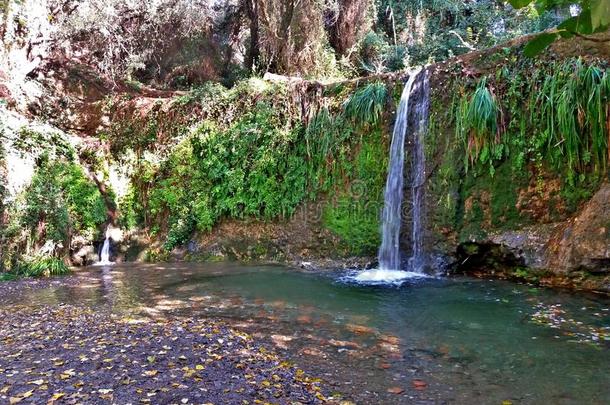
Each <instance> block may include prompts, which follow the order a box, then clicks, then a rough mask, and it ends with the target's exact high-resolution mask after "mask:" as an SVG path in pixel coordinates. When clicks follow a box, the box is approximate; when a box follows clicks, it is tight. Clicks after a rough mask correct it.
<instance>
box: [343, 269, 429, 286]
mask: <svg viewBox="0 0 610 405" xmlns="http://www.w3.org/2000/svg"><path fill="white" fill-rule="evenodd" d="M428 277H430V276H428V275H426V274H423V273H415V272H413V271H403V270H381V269H372V270H366V271H363V272H360V273H358V274H355V275H353V276H352V277H351V279H352V280H354V281H356V282H358V283H362V284H402V282H404V281H405V280H408V279H421V278H428Z"/></svg>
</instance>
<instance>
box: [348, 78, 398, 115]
mask: <svg viewBox="0 0 610 405" xmlns="http://www.w3.org/2000/svg"><path fill="white" fill-rule="evenodd" d="M386 97H387V88H386V86H385V84H383V83H381V82H376V83H371V84H368V85H366V86H364V87H363V88H361V89H359V90H357V91H356V92H355V93H354V94H353V95H352V96H351V97H350V98H349V99H348V100H347V101H346V102H345V104H344V106H343V111H344V114H345V117H346V118H348V119H351V120H353V121H354V122H355V123H357V124H359V125H364V124H371V125H376V124H377V123H378V122H379V119H380V118H381V115H382V113H383V110H384V107H385V104H386Z"/></svg>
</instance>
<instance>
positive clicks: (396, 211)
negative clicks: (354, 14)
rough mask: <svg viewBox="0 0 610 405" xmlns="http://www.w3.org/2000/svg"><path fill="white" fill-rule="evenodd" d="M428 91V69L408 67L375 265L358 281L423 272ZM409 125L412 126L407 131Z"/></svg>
mask: <svg viewBox="0 0 610 405" xmlns="http://www.w3.org/2000/svg"><path fill="white" fill-rule="evenodd" d="M429 93H430V89H429V85H428V72H427V71H425V70H424V71H423V72H422V69H421V68H418V69H415V70H413V71H411V72H410V75H409V79H408V80H407V82H406V84H405V87H404V90H403V92H402V96H401V98H400V104H399V106H398V111H397V113H396V122H395V124H394V131H393V134H392V144H391V146H390V163H389V170H388V178H387V182H386V188H385V193H384V207H383V214H382V218H381V220H382V225H381V247H380V248H379V269H376V270H369V271H365V272H362V273H360V274H359V275H358V276H357V277H356V280H357V281H359V282H367V283H388V282H389V283H393V282H401V280H404V279H405V278H409V277H424V276H425V275H424V274H423V269H424V266H425V261H426V259H425V254H424V241H423V235H424V231H423V230H424V218H425V214H424V207H425V201H424V191H425V182H426V161H425V151H424V143H423V140H422V137H423V136H424V133H425V130H426V125H427V118H428V110H429V95H430V94H429ZM412 105H413V106H412ZM410 126H411V127H412V129H411V130H410V131H409V129H410ZM408 135H410V136H411V138H410V140H409V146H410V148H409V149H410V150H411V151H412V152H411V159H410V160H411V176H410V177H411V179H410V180H411V182H410V188H411V199H412V202H411V213H412V232H411V243H412V249H411V250H412V256H411V258H410V259H409V263H408V270H409V271H401V270H400V269H401V267H402V265H401V264H402V261H401V255H400V230H401V225H402V221H403V217H402V209H403V208H402V205H403V197H404V195H403V194H404V166H405V139H406V138H407V136H408Z"/></svg>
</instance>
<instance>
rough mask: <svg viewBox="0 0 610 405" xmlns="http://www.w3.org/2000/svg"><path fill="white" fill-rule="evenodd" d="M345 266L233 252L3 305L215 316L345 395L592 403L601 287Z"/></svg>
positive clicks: (600, 367)
mask: <svg viewBox="0 0 610 405" xmlns="http://www.w3.org/2000/svg"><path fill="white" fill-rule="evenodd" d="M346 276H349V275H348V274H345V273H333V274H330V273H316V272H303V271H300V270H295V269H290V268H285V267H281V266H247V265H238V264H226V263H219V264H156V265H140V264H137V265H136V264H125V265H116V266H113V267H97V268H89V269H86V270H83V271H80V272H79V273H78V274H77V275H76V276H75V278H76V281H75V280H74V278H72V279H71V281H70V282H68V281H67V279H66V282H64V281H62V279H58V280H57V281H56V282H54V283H53V284H52V285H50V286H48V287H45V288H38V289H27V290H21V289H15V290H14V291H13V292H8V293H7V294H5V295H4V296H2V297H0V306H1V305H14V304H16V303H19V304H23V303H24V302H26V303H30V304H31V305H59V304H61V303H70V304H86V305H91V306H94V307H99V308H100V310H102V309H106V310H111V311H113V312H116V313H118V314H121V315H123V316H130V317H138V316H148V317H162V316H166V315H167V314H173V315H179V316H181V315H185V316H216V317H222V318H225V319H226V320H227V321H228V322H231V323H232V324H234V325H235V326H236V327H239V328H242V329H244V330H247V331H249V332H250V333H252V334H254V335H256V336H258V337H260V338H261V339H263V340H264V341H266V342H268V343H269V344H270V345H274V346H275V349H276V350H278V351H279V352H280V353H281V354H282V355H283V356H284V357H285V358H287V359H289V360H290V361H293V362H295V363H297V364H298V365H299V366H301V367H302V368H306V369H307V370H308V371H310V372H313V373H317V374H318V375H319V376H320V377H321V378H323V380H325V381H326V382H327V383H328V384H329V385H330V386H331V387H332V390H334V391H336V392H337V393H341V394H343V395H345V396H346V397H348V398H350V399H352V400H354V401H355V402H357V403H387V404H393V403H464V404H472V403H489V404H494V403H496V404H501V403H502V402H503V401H511V402H512V403H514V404H584V403H587V404H596V403H599V404H603V403H607V400H608V398H610V350H609V349H610V342H609V341H608V334H610V329H609V327H610V312H609V308H610V299H608V298H607V297H603V296H597V295H585V294H574V293H568V292H564V291H558V290H550V289H543V288H535V287H531V286H527V285H518V284H513V283H508V282H502V281H489V280H476V279H470V278H452V279H443V278H437V279H434V278H430V279H412V280H407V281H406V282H404V283H402V284H401V285H400V286H398V285H392V286H381V285H375V286H363V285H359V284H357V283H355V282H351V281H349V280H351V278H350V277H346Z"/></svg>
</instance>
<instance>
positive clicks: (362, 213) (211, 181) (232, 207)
mask: <svg viewBox="0 0 610 405" xmlns="http://www.w3.org/2000/svg"><path fill="white" fill-rule="evenodd" d="M210 90H211V92H210V94H209V96H208V95H206V93H199V94H197V95H191V96H185V97H184V98H183V100H181V104H183V105H186V104H190V106H191V108H192V107H193V105H201V106H202V109H204V110H205V111H206V112H207V113H206V114H205V116H207V119H203V120H202V122H201V123H199V124H197V126H196V129H195V130H194V131H192V132H191V133H190V135H187V136H185V137H183V138H182V139H181V140H180V141H179V144H178V146H176V147H174V148H173V149H172V152H171V153H170V154H169V155H168V157H167V158H166V159H164V160H163V161H162V162H161V163H159V164H156V165H155V164H147V163H146V162H145V161H144V160H140V161H139V162H138V165H139V168H138V170H137V172H136V173H135V175H134V183H133V184H134V187H133V189H132V191H131V192H130V194H129V195H128V196H127V197H126V198H125V199H124V201H122V203H121V204H120V206H121V214H122V215H121V216H122V223H124V224H126V225H129V226H132V227H133V226H136V225H141V226H146V227H148V228H149V229H151V231H152V232H153V233H154V234H162V235H166V238H165V244H164V247H165V249H167V250H172V249H173V248H175V247H177V246H180V245H182V244H184V243H185V242H187V241H188V240H189V238H190V237H191V235H192V234H193V232H194V231H196V230H198V231H210V230H211V229H212V227H213V225H214V224H215V223H216V222H217V221H218V220H219V219H221V218H234V219H243V218H247V217H253V218H258V219H261V220H272V219H276V218H284V219H286V218H289V217H290V216H291V215H292V214H294V212H295V210H296V208H297V207H298V206H299V204H301V203H303V202H304V201H306V200H307V199H317V198H318V196H320V195H324V194H325V193H327V192H331V191H332V192H335V193H337V194H336V195H335V196H334V198H331V199H330V200H331V201H329V206H328V207H327V208H326V209H324V215H323V222H324V224H325V225H326V226H327V227H328V228H329V229H331V230H333V231H334V232H336V233H337V234H338V235H339V236H341V237H342V238H343V239H344V240H345V241H346V246H350V248H353V249H354V250H356V251H359V252H362V251H371V250H372V249H373V248H374V247H376V244H377V242H376V241H377V239H378V236H377V234H378V226H379V221H378V216H379V214H378V209H379V202H380V197H381V195H382V190H383V183H384V181H385V169H384V165H381V164H380V163H383V162H385V159H386V157H385V155H386V151H385V147H384V143H383V136H382V133H383V131H382V130H381V115H382V112H383V111H384V109H385V104H386V102H387V90H386V88H385V86H384V85H383V84H381V83H372V84H369V85H366V86H363V87H361V88H359V89H357V90H356V91H354V92H353V94H352V95H351V96H349V97H347V98H343V97H345V96H341V95H339V96H336V97H335V96H333V97H331V98H328V99H325V103H326V104H325V105H324V106H322V107H320V109H319V111H318V113H317V114H316V115H314V116H313V117H312V118H311V120H310V122H309V124H308V125H306V126H304V125H303V124H302V121H301V119H300V117H299V114H300V112H299V111H298V110H292V109H290V108H289V109H287V108H286V104H284V103H285V102H286V100H287V99H288V97H289V94H288V93H287V92H286V90H284V89H282V88H281V87H271V88H269V86H268V85H266V84H264V83H260V82H258V81H249V82H248V83H247V84H244V85H240V86H237V88H235V89H232V90H228V91H225V92H224V93H219V92H217V91H216V88H214V89H210ZM237 95H239V96H240V98H239V99H237ZM211 97H213V99H214V100H215V103H213V105H214V107H213V108H209V107H208V106H212V103H211V102H210V98H211ZM244 97H247V98H248V99H251V100H254V102H253V103H251V104H249V103H248V102H247V101H246V100H243V98H244ZM237 100H239V102H240V103H239V104H238V105H237V106H236V104H235V101H237ZM193 103H195V104H193ZM219 106H221V107H222V108H224V110H223V109H222V108H221V107H219ZM227 115H230V116H233V115H235V116H236V119H235V120H232V121H228V120H227V121H223V120H222V119H220V118H215V117H225V116H227ZM151 125H153V126H155V125H156V122H153V123H152V124H151ZM144 133H147V131H146V130H145V131H144ZM176 133H177V134H178V133H181V132H180V131H178V132H176ZM144 136H146V135H144ZM353 184H356V185H357V186H355V187H359V186H360V185H362V186H363V187H364V190H363V191H362V195H356V196H354V192H352V191H353V190H352V188H353V187H352V185H353ZM363 218H364V219H363ZM356 222H358V226H356ZM362 228H364V229H362ZM355 238H357V239H359V241H358V242H355V243H351V242H354V240H355ZM352 245H353V246H352Z"/></svg>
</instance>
